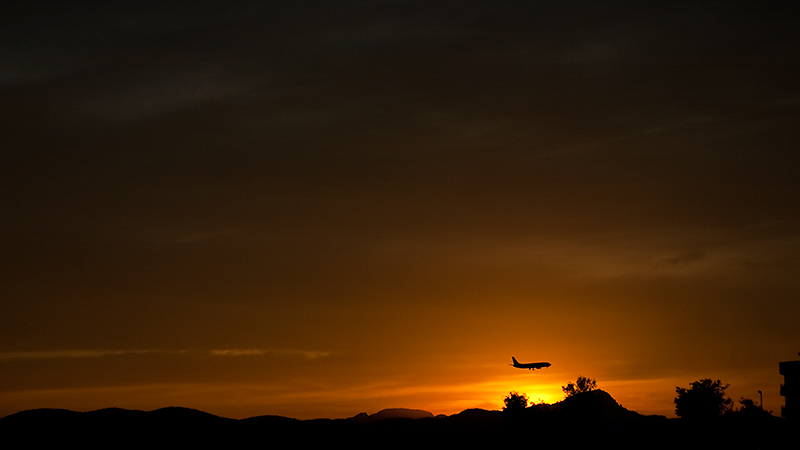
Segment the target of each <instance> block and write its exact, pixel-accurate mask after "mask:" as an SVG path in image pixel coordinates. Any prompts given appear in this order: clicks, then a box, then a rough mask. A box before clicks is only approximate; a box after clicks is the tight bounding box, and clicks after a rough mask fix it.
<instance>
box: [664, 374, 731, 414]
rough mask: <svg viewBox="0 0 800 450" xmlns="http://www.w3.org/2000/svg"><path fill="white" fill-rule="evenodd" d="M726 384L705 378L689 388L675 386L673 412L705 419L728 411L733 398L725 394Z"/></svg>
mask: <svg viewBox="0 0 800 450" xmlns="http://www.w3.org/2000/svg"><path fill="white" fill-rule="evenodd" d="M728 386H729V385H727V384H726V385H723V384H722V382H721V381H719V380H717V381H712V380H711V379H710V378H706V379H703V380H700V381H695V382H694V383H692V387H691V388H689V389H686V388H682V387H680V386H679V387H676V388H675V392H676V393H677V394H678V396H677V397H675V414H677V415H678V417H682V418H686V419H707V418H711V417H716V416H719V415H722V414H724V413H726V412H728V411H730V410H731V405H732V404H733V400H731V399H730V398H728V397H726V396H725V389H727V388H728Z"/></svg>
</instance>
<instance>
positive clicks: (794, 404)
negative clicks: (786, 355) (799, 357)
mask: <svg viewBox="0 0 800 450" xmlns="http://www.w3.org/2000/svg"><path fill="white" fill-rule="evenodd" d="M778 365H779V369H780V373H781V375H783V384H781V395H782V396H783V397H784V402H785V403H786V406H781V416H783V417H785V418H787V419H798V418H800V361H783V362H780V363H778Z"/></svg>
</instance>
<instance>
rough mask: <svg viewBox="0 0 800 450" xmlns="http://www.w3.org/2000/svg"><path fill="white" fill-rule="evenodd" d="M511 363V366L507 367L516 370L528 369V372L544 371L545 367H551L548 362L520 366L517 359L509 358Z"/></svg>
mask: <svg viewBox="0 0 800 450" xmlns="http://www.w3.org/2000/svg"><path fill="white" fill-rule="evenodd" d="M511 361H512V362H513V364H509V366H514V367H516V368H517V369H528V370H533V369H544V368H545V367H550V365H551V364H550V363H549V362H535V363H525V364H522V363H520V362H519V361H517V358H514V357H513V356H512V357H511Z"/></svg>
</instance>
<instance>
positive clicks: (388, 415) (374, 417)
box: [351, 408, 433, 423]
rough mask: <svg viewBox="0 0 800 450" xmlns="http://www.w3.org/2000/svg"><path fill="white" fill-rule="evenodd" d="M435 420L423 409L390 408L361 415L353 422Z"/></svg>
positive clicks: (354, 418) (353, 418)
mask: <svg viewBox="0 0 800 450" xmlns="http://www.w3.org/2000/svg"><path fill="white" fill-rule="evenodd" d="M423 418H433V414H432V413H430V412H428V411H425V410H422V409H409V408H388V409H384V410H381V411H378V412H377V413H375V414H367V413H363V412H362V413H359V414H357V415H356V416H354V417H351V420H355V421H357V422H362V423H370V422H377V421H379V420H385V419H423Z"/></svg>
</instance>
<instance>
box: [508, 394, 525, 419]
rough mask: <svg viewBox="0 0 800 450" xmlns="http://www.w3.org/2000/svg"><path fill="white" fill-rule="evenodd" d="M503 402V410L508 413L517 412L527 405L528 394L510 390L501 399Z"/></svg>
mask: <svg viewBox="0 0 800 450" xmlns="http://www.w3.org/2000/svg"><path fill="white" fill-rule="evenodd" d="M503 403H505V404H506V406H504V407H503V411H505V412H508V413H512V414H513V413H517V412H520V411H524V410H525V408H527V407H528V396H527V395H525V394H520V393H518V392H515V391H511V392H509V393H508V395H507V396H506V398H504V399H503Z"/></svg>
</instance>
